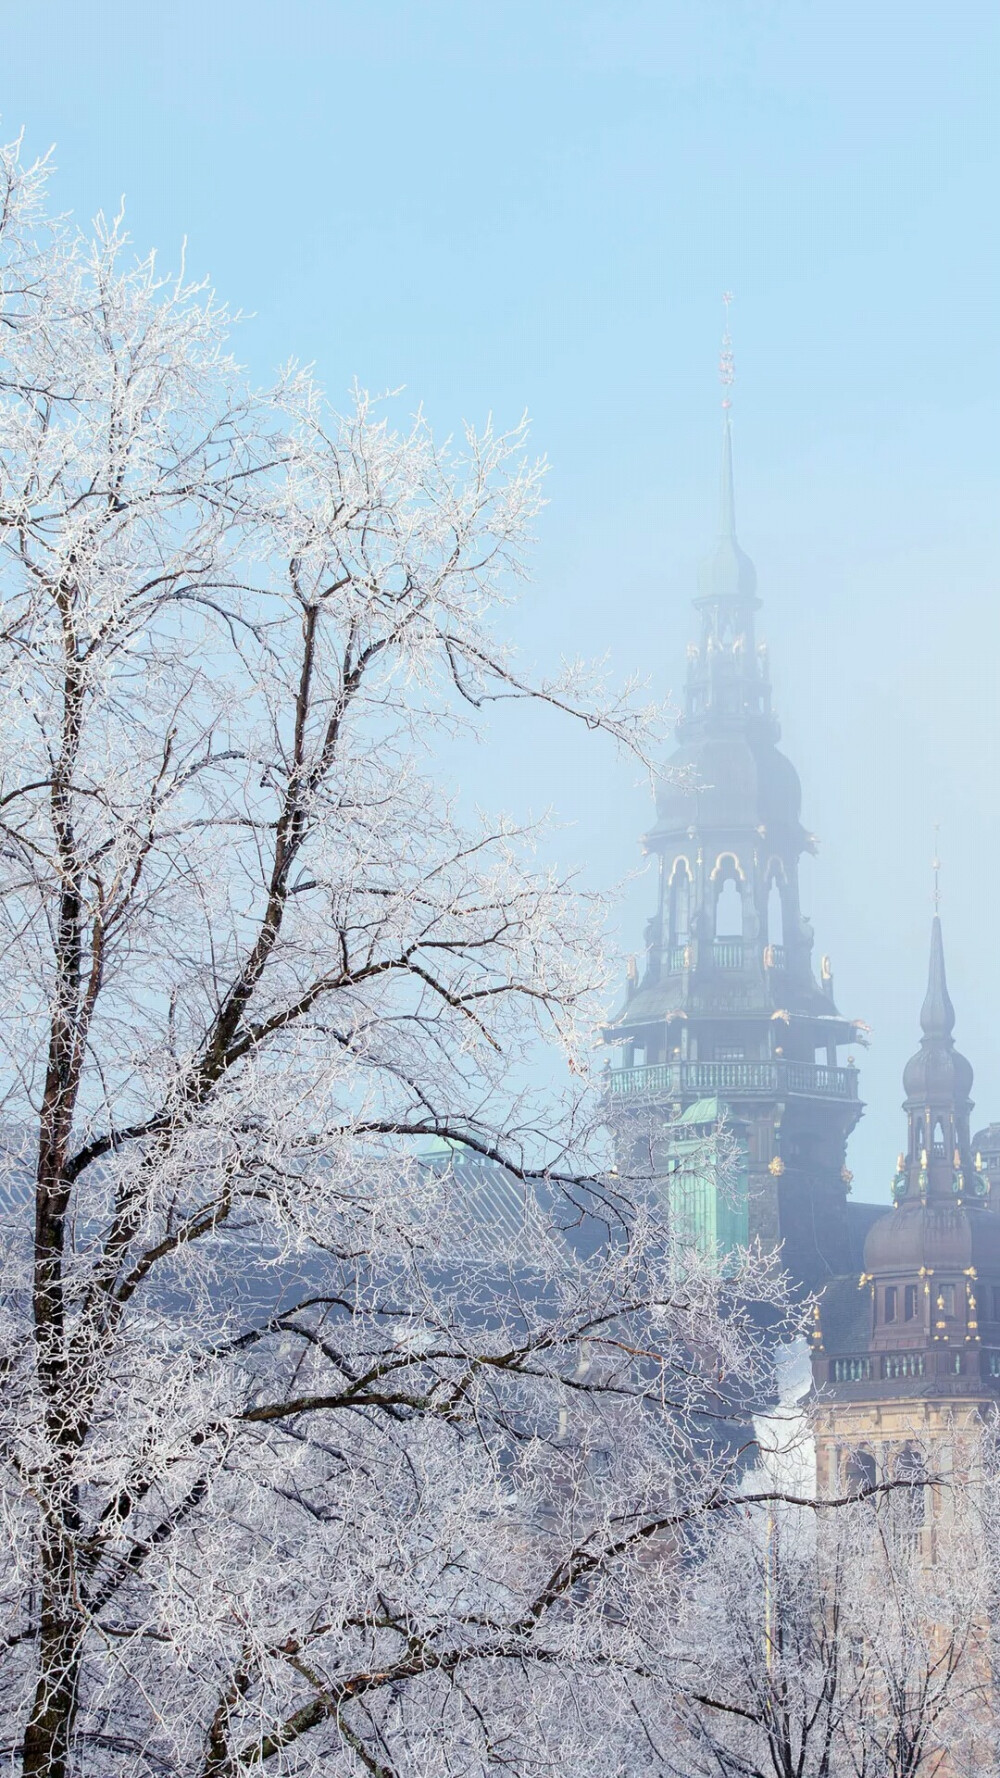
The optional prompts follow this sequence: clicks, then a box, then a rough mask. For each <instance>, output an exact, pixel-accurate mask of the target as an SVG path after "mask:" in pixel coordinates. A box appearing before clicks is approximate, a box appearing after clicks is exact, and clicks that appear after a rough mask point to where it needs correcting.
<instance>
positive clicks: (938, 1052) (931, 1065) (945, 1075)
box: [903, 1039, 972, 1105]
mask: <svg viewBox="0 0 1000 1778" xmlns="http://www.w3.org/2000/svg"><path fill="white" fill-rule="evenodd" d="M903 1090H904V1092H905V1093H906V1097H907V1099H908V1100H913V1101H919V1103H920V1104H921V1105H933V1104H934V1103H935V1102H936V1101H939V1100H945V1101H947V1102H948V1103H949V1104H950V1103H952V1102H953V1101H962V1102H963V1103H966V1104H967V1103H968V1101H969V1099H970V1096H971V1093H972V1063H971V1062H968V1061H966V1059H965V1057H964V1056H963V1055H960V1054H959V1052H958V1050H957V1049H956V1048H955V1047H954V1044H953V1043H952V1042H951V1040H950V1039H949V1041H948V1043H947V1044H943V1043H940V1044H939V1043H928V1042H926V1040H925V1042H924V1043H922V1044H921V1046H920V1048H919V1050H918V1051H917V1053H916V1055H915V1056H911V1057H910V1060H909V1061H908V1062H907V1064H906V1067H905V1068H904V1069H903Z"/></svg>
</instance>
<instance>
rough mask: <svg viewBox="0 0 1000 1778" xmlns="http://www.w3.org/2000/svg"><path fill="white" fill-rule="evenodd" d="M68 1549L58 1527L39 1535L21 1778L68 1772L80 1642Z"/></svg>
mask: <svg viewBox="0 0 1000 1778" xmlns="http://www.w3.org/2000/svg"><path fill="white" fill-rule="evenodd" d="M69 1551H70V1546H69V1544H68V1542H67V1540H66V1538H65V1537H63V1536H60V1535H59V1534H58V1533H57V1532H51V1533H50V1534H49V1535H48V1536H46V1537H45V1539H44V1540H43V1544H42V1550H41V1564H42V1571H43V1579H42V1611H41V1622H40V1627H39V1641H38V1683H37V1685H36V1687H35V1697H34V1701H33V1703H32V1707H31V1715H30V1717H29V1719H28V1725H27V1728H26V1730H25V1734H24V1762H23V1765H22V1768H21V1770H22V1774H23V1778H69V1773H70V1763H69V1755H70V1742H71V1738H72V1734H73V1721H74V1718H75V1716H76V1706H77V1697H78V1687H79V1674H80V1658H81V1654H82V1645H83V1620H82V1617H81V1614H80V1612H79V1610H78V1608H77V1607H76V1605H75V1604H74V1599H73V1564H72V1559H71V1556H70V1553H69Z"/></svg>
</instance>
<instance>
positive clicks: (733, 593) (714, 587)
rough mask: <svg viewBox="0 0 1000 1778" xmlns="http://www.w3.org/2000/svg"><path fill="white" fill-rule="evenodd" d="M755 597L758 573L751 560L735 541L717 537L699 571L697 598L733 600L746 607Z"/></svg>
mask: <svg viewBox="0 0 1000 1778" xmlns="http://www.w3.org/2000/svg"><path fill="white" fill-rule="evenodd" d="M756 594H757V570H756V568H755V567H754V565H753V563H752V562H751V560H750V557H749V556H748V555H747V553H746V551H745V550H743V549H741V548H740V546H739V544H738V543H737V541H736V539H735V537H720V538H719V541H718V543H717V544H716V546H715V549H714V550H713V552H712V554H711V555H710V556H708V557H707V558H706V560H705V561H704V562H702V564H701V567H700V568H699V569H698V595H699V598H701V599H711V600H715V599H735V600H739V601H740V602H741V603H744V604H745V603H746V602H747V601H748V600H751V599H755V598H756Z"/></svg>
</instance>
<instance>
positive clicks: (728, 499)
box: [719, 290, 736, 542]
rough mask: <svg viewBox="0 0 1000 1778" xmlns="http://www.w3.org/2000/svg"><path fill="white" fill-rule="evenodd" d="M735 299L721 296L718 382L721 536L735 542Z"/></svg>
mask: <svg viewBox="0 0 1000 1778" xmlns="http://www.w3.org/2000/svg"><path fill="white" fill-rule="evenodd" d="M732 300H733V293H732V291H731V290H725V291H723V293H722V301H723V304H724V306H725V315H726V319H725V324H724V327H723V333H722V349H721V351H720V353H719V382H720V383H721V384H722V415H723V419H722V487H721V502H720V513H719V533H720V535H721V536H722V537H728V538H732V540H733V541H734V542H735V539H736V496H735V494H734V492H733V435H732V429H731V427H730V424H729V411H730V409H731V407H732V405H733V398H732V393H731V391H732V387H733V384H734V383H735V381H736V363H735V359H734V357H733V341H732V336H731V334H730V332H729V305H730V303H731V302H732Z"/></svg>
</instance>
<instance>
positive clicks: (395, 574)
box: [0, 149, 773, 1778]
mask: <svg viewBox="0 0 1000 1778" xmlns="http://www.w3.org/2000/svg"><path fill="white" fill-rule="evenodd" d="M43 174H44V169H42V168H38V167H29V166H27V165H25V164H24V163H23V161H22V160H21V158H20V156H19V153H18V151H17V150H16V149H14V150H11V151H10V152H8V153H7V154H6V155H5V156H4V158H3V168H2V192H0V255H2V257H0V542H2V552H3V553H2V558H0V592H2V628H0V661H2V674H3V722H2V724H0V872H2V877H0V883H2V892H0V919H2V922H3V938H2V951H3V967H2V971H0V1001H2V1016H0V1046H2V1089H3V1113H2V1142H3V1212H2V1214H3V1224H4V1250H3V1271H2V1314H0V1364H2V1371H3V1396H2V1402H0V1440H2V1444H0V1458H2V1464H0V1524H2V1537H3V1562H2V1569H0V1638H2V1644H0V1745H2V1748H3V1753H4V1759H5V1760H6V1761H7V1763H8V1765H9V1768H10V1769H11V1770H12V1771H15V1772H21V1773H23V1774H24V1775H25V1778H27V1775H29V1774H30V1775H31V1778H43V1775H44V1778H68V1775H69V1774H70V1773H73V1774H76V1775H78V1778H79V1775H83V1774H94V1775H99V1778H112V1775H120V1778H125V1775H132V1778H138V1775H140V1774H143V1775H145V1774H149V1775H151V1778H152V1775H154V1774H160V1773H168V1774H177V1775H183V1778H235V1775H236V1774H237V1773H244V1772H258V1771H259V1772H262V1773H291V1772H295V1773H299V1774H312V1773H315V1774H319V1773H323V1774H326V1775H331V1778H337V1775H338V1774H342V1773H343V1774H347V1773H350V1772H354V1771H362V1772H363V1771H367V1772H370V1773H372V1774H379V1775H381V1778H392V1775H394V1774H396V1775H400V1778H401V1775H402V1774H403V1773H405V1774H407V1778H415V1775H417V1774H427V1775H428V1778H430V1775H434V1774H442V1775H443V1774H450V1773H455V1774H457V1773H463V1774H476V1773H483V1772H487V1771H493V1770H495V1771H499V1770H503V1771H504V1772H505V1773H517V1774H520V1773H523V1774H526V1775H527V1774H535V1773H542V1772H546V1773H551V1772H565V1773H570V1772H573V1773H576V1772H580V1771H582V1770H587V1771H589V1772H599V1771H603V1770H607V1771H608V1772H611V1771H624V1770H630V1769H633V1762H637V1764H636V1765H635V1768H634V1769H637V1770H645V1769H647V1768H646V1766H645V1765H644V1764H643V1761H644V1759H645V1752H644V1750H643V1748H642V1746H641V1745H640V1746H638V1748H637V1746H636V1742H635V1735H636V1726H635V1716H634V1707H633V1702H632V1698H633V1688H634V1685H635V1684H648V1683H650V1680H651V1676H652V1675H654V1674H655V1672H656V1671H657V1663H658V1662H659V1661H660V1659H661V1653H660V1650H661V1647H662V1637H661V1634H660V1629H659V1626H660V1625H661V1624H662V1622H663V1619H662V1617H661V1615H660V1614H661V1612H662V1610H663V1608H664V1605H665V1603H669V1598H670V1595H671V1588H672V1587H674V1586H675V1585H676V1584H677V1576H678V1572H679V1571H678V1569H677V1566H676V1564H674V1563H673V1562H672V1561H671V1560H669V1556H670V1554H671V1552H672V1551H673V1550H674V1549H675V1547H676V1544H677V1540H678V1539H679V1538H680V1537H681V1536H683V1534H684V1530H685V1528H686V1527H687V1526H689V1525H691V1524H693V1523H695V1522H697V1521H698V1519H699V1518H700V1516H702V1515H703V1514H704V1513H705V1512H707V1511H712V1510H713V1509H715V1508H716V1507H718V1505H719V1504H720V1502H721V1501H723V1500H724V1499H725V1498H726V1494H727V1490H728V1488H729V1486H730V1471H731V1468H732V1464H733V1460H734V1459H733V1450H732V1441H733V1431H732V1427H731V1425H730V1416H731V1414H732V1411H733V1407H734V1403H736V1402H738V1401H740V1400H741V1399H742V1398H743V1397H744V1396H745V1395H746V1393H747V1392H748V1391H751V1392H752V1390H753V1389H754V1388H755V1387H756V1377H755V1371H756V1367H757V1363H758V1359H759V1356H760V1344H759V1340H758V1337H757V1334H756V1333H755V1330H754V1324H753V1319H752V1317H751V1315H750V1314H749V1312H748V1310H747V1307H746V1306H747V1305H752V1304H753V1302H754V1301H755V1300H757V1301H759V1300H760V1299H761V1298H764V1297H766V1298H770V1297H771V1295H772V1294H773V1293H772V1285H771V1281H770V1278H769V1276H768V1272H767V1268H766V1267H765V1266H764V1265H763V1263H762V1262H759V1261H757V1260H756V1259H754V1258H752V1257H750V1256H747V1257H745V1259H744V1260H743V1261H742V1262H741V1263H740V1264H739V1265H738V1266H736V1267H734V1268H731V1269H730V1273H729V1275H728V1276H727V1278H726V1279H724V1280H723V1279H721V1278H720V1277H719V1275H718V1273H717V1271H716V1269H715V1268H713V1267H712V1266H711V1265H708V1264H701V1263H700V1262H699V1261H698V1259H697V1256H695V1255H692V1254H689V1255H685V1256H678V1255H677V1254H675V1253H672V1252H671V1250H670V1245H669V1240H668V1238H667V1235H666V1232H665V1230H664V1228H663V1219H662V1209H661V1204H660V1200H659V1198H658V1195H657V1189H656V1182H655V1179H646V1178H645V1177H644V1176H643V1169H642V1167H641V1165H640V1164H639V1163H638V1162H637V1163H636V1166H635V1169H634V1175H633V1173H630V1171H629V1168H628V1166H627V1165H625V1164H624V1163H623V1165H622V1169H621V1171H618V1172H616V1171H615V1170H614V1169H613V1168H612V1167H611V1166H610V1163H609V1159H608V1154H609V1149H608V1138H607V1136H606V1134H605V1133H604V1132H603V1131H602V1128H601V1106H600V1097H599V1094H598V1093H595V1090H594V1088H593V1086H592V1083H591V1082H590V1079H589V1057H590V1055H591V1037H592V1031H593V1019H594V1016H595V1011H596V1010H597V1007H598V1005H599V1002H600V999H601V995H602V993H603V990H604V987H605V970H604V964H603V962H602V956H601V945H600V935H599V928H600V919H601V910H600V908H599V907H596V906H595V905H594V903H593V902H592V901H590V900H589V899H588V898H587V897H586V896H584V895H582V894H580V893H577V892H576V890H575V889H574V886H573V884H572V883H571V882H567V881H564V880H560V878H559V877H558V876H556V875H554V874H553V873H552V872H551V871H549V870H547V869H544V868H541V867H540V866H539V865H538V864H537V863H536V862H535V861H534V858H533V848H534V844H535V836H534V834H533V833H532V831H530V830H527V829H520V828H518V827H517V826H516V825H514V824H512V823H510V822H508V821H502V820H496V821H491V820H490V819H488V818H487V817H482V816H481V817H476V818H471V817H470V818H468V819H463V818H460V815H459V813H458V812H457V807H456V805H455V803H454V802H453V801H450V800H449V797H448V796H447V794H446V793H445V791H444V790H443V789H442V786H441V783H440V782H439V781H438V778H439V775H440V762H441V758H442V757H443V756H444V755H445V754H446V752H447V743H448V738H449V735H450V733H451V731H452V729H453V728H454V726H455V724H456V723H459V722H464V723H466V724H467V725H469V726H470V727H471V728H472V729H475V728H476V726H477V724H479V723H480V721H481V718H482V712H483V710H484V708H485V707H488V706H489V705H490V704H491V703H493V702H495V701H496V700H501V699H502V700H508V701H516V700H531V699H534V700H541V701H542V702H544V703H545V704H547V705H548V706H550V707H551V709H552V711H553V719H554V720H565V721H568V722H573V721H576V722H577V723H578V725H579V728H580V734H581V746H583V745H584V743H586V744H587V745H591V744H594V745H599V744H600V742H599V739H598V740H597V741H592V738H591V737H590V736H589V735H588V731H591V730H599V731H604V733H605V735H606V736H608V737H610V739H611V741H612V743H617V744H619V745H622V746H624V747H625V748H626V749H630V750H631V751H632V752H633V753H634V754H635V755H636V756H641V755H642V752H643V748H644V745H645V743H644V739H643V736H644V729H643V724H642V721H641V719H640V718H639V717H638V716H637V715H636V714H635V712H634V711H633V708H632V704H631V702H630V694H626V695H624V696H623V697H621V698H617V697H614V696H610V695H607V694H605V693H604V692H603V691H602V690H601V688H600V686H599V685H598V684H595V683H594V682H592V681H590V680H589V679H588V677H587V676H586V675H585V674H583V673H582V672H580V671H579V670H577V669H575V668H574V669H571V670H568V671H566V672H565V673H563V674H562V675H561V676H560V677H559V678H557V679H553V680H552V681H551V682H545V681H541V682H538V683H536V682H533V681H531V680H530V679H529V678H528V677H526V676H525V675H523V674H522V673H521V672H520V670H519V669H518V667H517V665H516V663H515V662H514V660H513V659H512V657H511V655H510V653H509V651H508V650H507V649H506V648H505V646H504V644H503V642H502V640H501V639H499V637H498V634H497V630H496V614H497V610H498V608H499V607H502V605H503V602H504V600H505V598H506V596H507V592H508V590H509V587H510V585H511V583H512V580H513V579H514V578H516V576H517V575H518V574H519V573H520V572H521V569H522V562H523V551H524V546H525V542H526V538H527V535H528V532H529V530H530V527H531V524H532V520H533V515H534V514H535V512H536V510H537V507H538V503H539V490H540V476H539V470H538V468H537V467H536V466H534V465H532V464H531V463H529V462H527V461H526V460H525V457H524V438H523V432H522V430H521V429H515V431H514V432H513V433H510V434H506V435H500V434H497V433H495V432H493V431H492V430H490V429H487V430H486V431H485V432H483V433H478V434H476V433H472V432H468V433H467V434H466V435H465V437H464V439H463V441H462V443H461V446H460V448H458V449H457V450H455V451H451V450H448V449H443V448H440V447H438V446H437V445H435V443H434V441H433V439H432V438H431V436H430V433H429V431H428V428H427V426H426V425H425V423H424V422H423V420H422V419H420V418H418V419H416V420H415V421H413V422H412V423H409V424H408V425H407V426H406V427H405V428H404V429H403V430H401V431H399V430H394V429H393V426H392V424H391V423H390V422H389V420H388V419H387V418H386V417H384V416H383V415H382V413H381V412H380V410H379V409H378V408H377V407H373V406H372V404H371V403H370V402H369V401H368V400H367V399H366V398H365V397H363V396H359V397H358V398H357V399H356V401H355V402H354V403H353V405H352V406H351V408H350V411H349V412H348V413H346V414H345V415H338V414H336V413H334V412H332V411H331V410H330V409H329V407H328V406H327V405H326V403H325V401H324V400H323V398H322V397H321V395H320V393H319V392H318V391H317V389H316V388H315V386H314V384H313V382H312V381H311V379H310V377H309V376H307V375H305V374H302V373H300V372H298V371H294V370H293V371H289V372H287V373H286V374H285V375H283V377H282V378H281V380H280V382H279V384H278V386H277V387H276V388H275V389H273V390H271V391H269V392H267V393H264V394H259V393H255V392H252V391H251V390H249V389H248V388H247V387H246V385H245V383H244V381H243V379H242V377H241V375H240V374H239V372H238V370H237V368H236V367H235V366H234V365H233V363H232V362H231V361H230V359H229V357H228V356H227V345H226V333H227V323H226V317H225V314H224V313H223V312H222V310H221V309H220V308H219V307H218V306H217V305H216V304H215V302H214V300H213V299H212V298H211V297H210V296H209V295H208V294H207V293H206V292H205V291H204V290H202V289H198V288H193V287H191V286H190V285H189V284H187V283H185V282H184V280H183V279H181V280H180V281H164V280H162V279H161V278H160V277H159V275H158V273H157V270H156V267H155V264H154V262H153V261H152V260H146V261H145V262H138V263H137V262H136V261H135V260H134V259H133V258H132V257H131V256H130V253H129V250H128V248H127V243H126V241H125V239H124V237H123V234H122V230H121V226H120V224H118V223H114V224H105V223H103V222H100V223H99V224H98V225H97V227H96V230H95V231H94V232H93V233H92V234H90V235H87V234H84V233H79V232H77V231H76V230H75V229H74V228H73V227H72V226H71V225H69V224H68V223H65V222H62V221H58V220H56V221H52V220H50V219H47V218H46V214H45V212H44V209H43V193H44V177H43ZM539 1044H545V1045H547V1046H549V1048H550V1050H552V1051H555V1052H560V1051H561V1053H562V1055H563V1057H564V1058H565V1061H566V1064H567V1072H566V1076H565V1078H566V1080H567V1081H568V1083H569V1086H568V1087H567V1090H566V1091H565V1093H564V1094H563V1095H562V1097H561V1098H558V1097H557V1096H556V1095H555V1094H553V1092H552V1091H551V1090H547V1091H546V1092H545V1093H544V1094H542V1093H541V1092H540V1091H536V1090H534V1089H533V1088H532V1085H531V1082H532V1073H531V1057H532V1052H533V1050H534V1049H535V1048H536V1047H537V1046H538V1045H539ZM432 1140H433V1141H434V1142H435V1143H437V1145H438V1150H437V1152H438V1157H439V1158H438V1159H437V1160H436V1162H435V1164H433V1165H428V1164H427V1163H426V1162H425V1161H424V1160H423V1159H422V1158H421V1156H422V1153H423V1151H425V1150H426V1148H427V1146H428V1144H429V1143H430V1142H431V1141H432ZM629 1152H632V1151H631V1150H630V1151H629ZM442 1155H443V1156H444V1157H445V1158H443V1159H442V1158H440V1157H441V1156H442ZM449 1155H451V1156H452V1157H454V1158H453V1159H452V1160H449V1159H448V1158H447V1157H448V1156H449ZM487 1163H504V1166H505V1168H506V1170H505V1171H503V1172H502V1173H501V1172H499V1171H497V1170H496V1169H495V1168H494V1170H493V1171H490V1169H489V1167H488V1166H487ZM654 1556H655V1558H656V1559H652V1558H653V1557H654Z"/></svg>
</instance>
